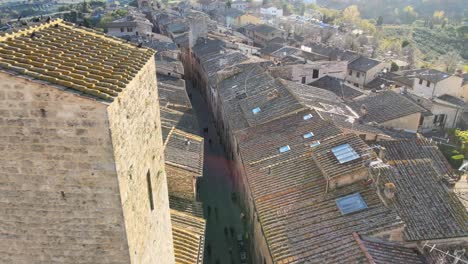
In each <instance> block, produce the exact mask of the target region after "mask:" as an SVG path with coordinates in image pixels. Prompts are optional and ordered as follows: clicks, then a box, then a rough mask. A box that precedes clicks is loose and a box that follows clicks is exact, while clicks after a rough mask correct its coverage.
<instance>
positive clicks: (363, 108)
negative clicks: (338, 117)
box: [361, 104, 367, 116]
mask: <svg viewBox="0 0 468 264" xmlns="http://www.w3.org/2000/svg"><path fill="white" fill-rule="evenodd" d="M366 115H367V106H366V105H365V104H363V105H361V116H366Z"/></svg>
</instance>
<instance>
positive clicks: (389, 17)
mask: <svg viewBox="0 0 468 264" xmlns="http://www.w3.org/2000/svg"><path fill="white" fill-rule="evenodd" d="M317 4H319V5H322V6H325V7H328V8H333V9H344V8H346V7H347V6H350V5H357V6H358V8H359V11H360V13H361V17H363V18H367V19H371V18H378V17H379V16H382V17H383V19H384V22H385V23H404V21H402V20H404V19H402V17H403V15H402V14H403V13H404V12H405V11H404V10H405V7H407V6H411V7H412V8H413V10H414V12H416V14H417V17H418V18H419V19H424V18H429V17H432V16H433V14H434V12H435V11H444V13H445V17H447V18H449V19H451V20H458V21H460V22H461V21H462V20H463V18H466V17H467V16H468V4H467V1H466V0H317Z"/></svg>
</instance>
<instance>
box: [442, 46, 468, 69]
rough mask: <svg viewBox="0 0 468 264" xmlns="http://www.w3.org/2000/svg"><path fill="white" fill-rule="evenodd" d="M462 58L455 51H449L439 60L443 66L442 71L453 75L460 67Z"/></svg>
mask: <svg viewBox="0 0 468 264" xmlns="http://www.w3.org/2000/svg"><path fill="white" fill-rule="evenodd" d="M462 60H463V59H462V57H461V56H460V54H458V53H457V52H455V51H450V52H448V53H446V54H444V55H442V56H441V57H440V58H439V62H440V63H441V64H442V65H443V66H444V70H445V71H446V72H448V73H454V72H455V70H456V69H457V68H458V67H459V66H460V63H461V61H462Z"/></svg>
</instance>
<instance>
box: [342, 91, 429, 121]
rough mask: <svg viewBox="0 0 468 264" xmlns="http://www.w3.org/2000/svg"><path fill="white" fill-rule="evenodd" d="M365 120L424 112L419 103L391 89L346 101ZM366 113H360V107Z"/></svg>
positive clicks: (393, 117)
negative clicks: (364, 109)
mask: <svg viewBox="0 0 468 264" xmlns="http://www.w3.org/2000/svg"><path fill="white" fill-rule="evenodd" d="M348 104H349V106H350V107H351V108H353V109H354V111H356V112H357V113H360V115H362V119H363V120H364V121H365V122H376V123H382V122H386V121H390V120H394V119H397V118H400V117H403V116H407V115H410V114H414V113H421V112H425V111H426V110H425V109H424V108H422V107H420V106H419V105H417V104H415V103H413V102H412V101H410V100H408V99H407V98H405V97H404V96H401V95H399V94H397V93H395V92H392V91H385V92H382V93H376V94H372V95H370V96H367V97H364V98H359V99H356V100H354V101H352V102H350V103H348ZM363 107H365V108H366V113H365V114H363V113H362V108H363Z"/></svg>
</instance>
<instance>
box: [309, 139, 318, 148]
mask: <svg viewBox="0 0 468 264" xmlns="http://www.w3.org/2000/svg"><path fill="white" fill-rule="evenodd" d="M318 145H320V141H318V140H317V141H314V142H312V143H310V147H311V148H314V147H316V146H318Z"/></svg>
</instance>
